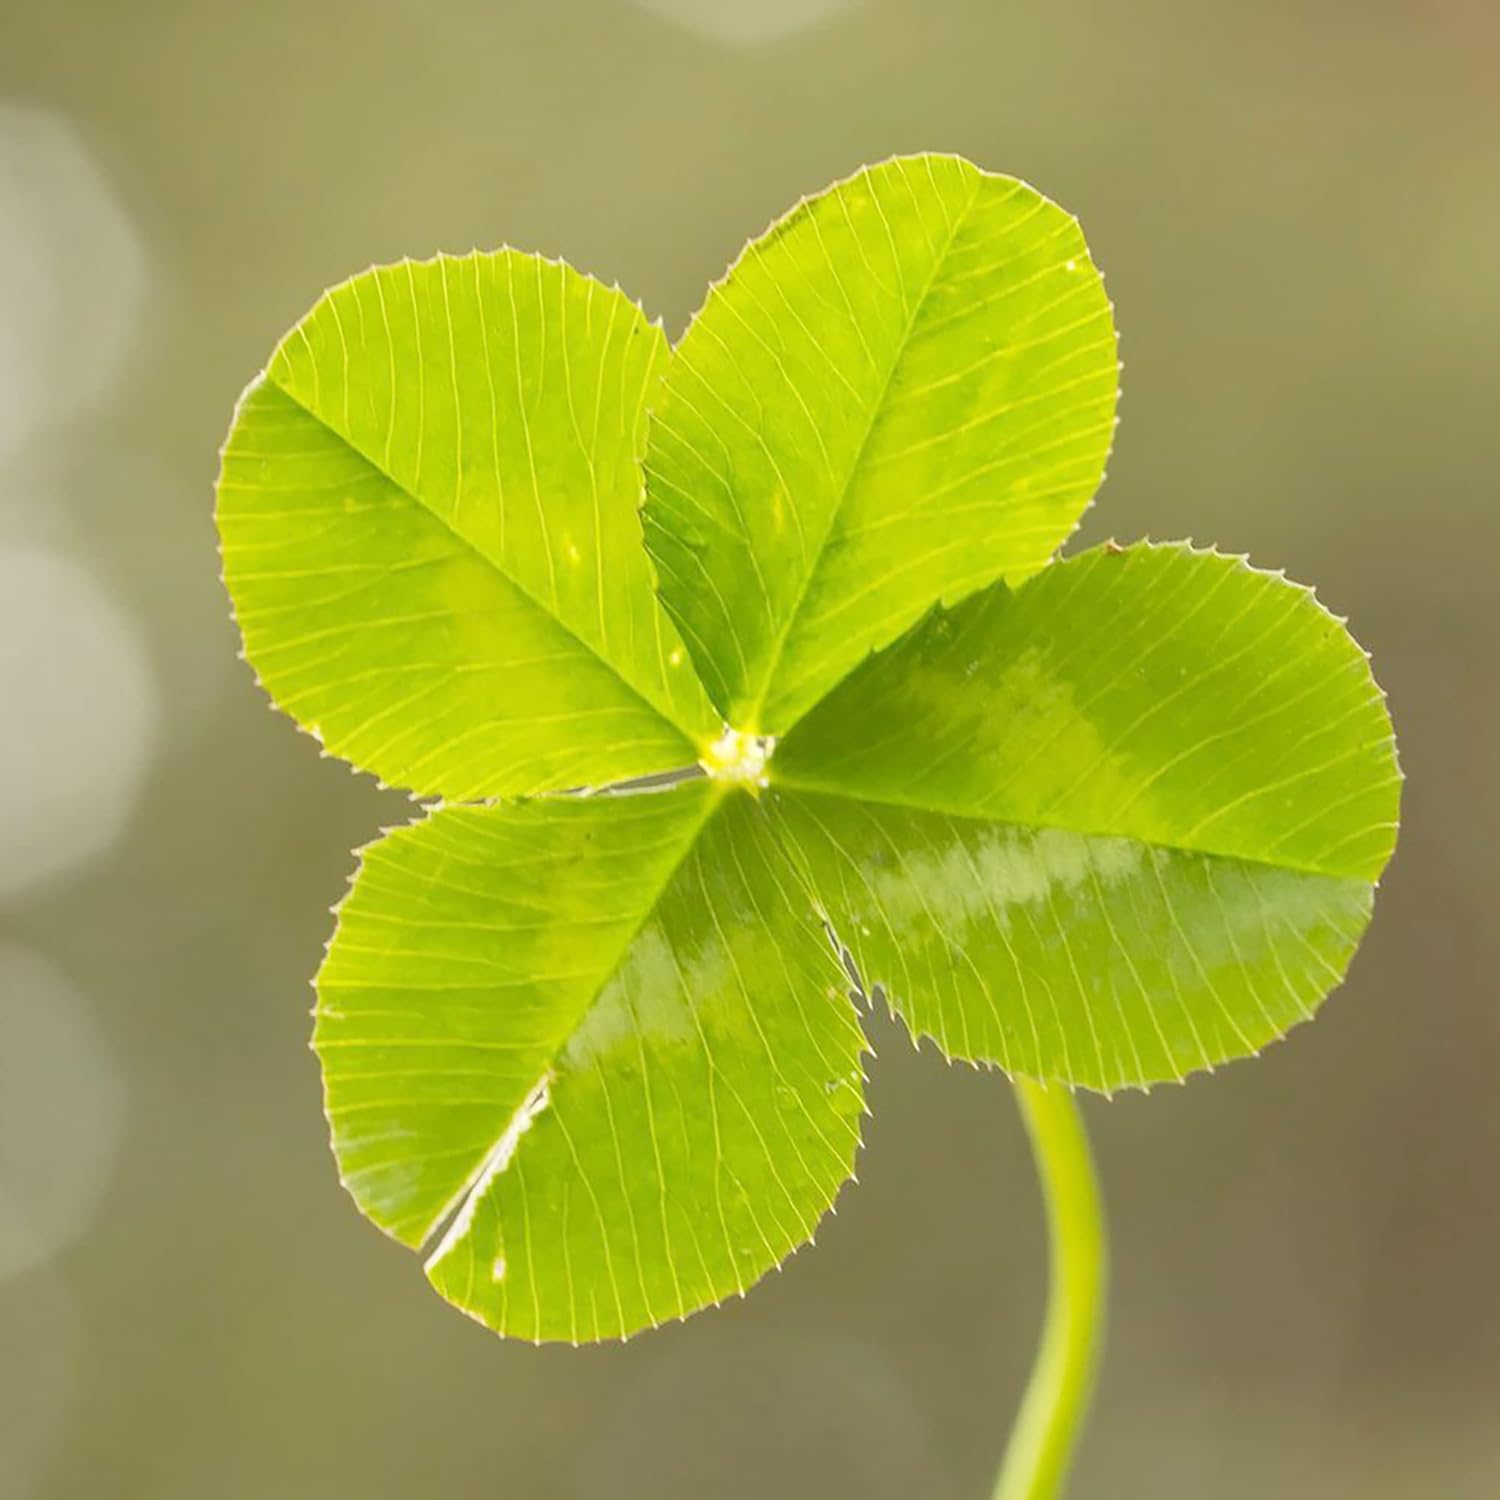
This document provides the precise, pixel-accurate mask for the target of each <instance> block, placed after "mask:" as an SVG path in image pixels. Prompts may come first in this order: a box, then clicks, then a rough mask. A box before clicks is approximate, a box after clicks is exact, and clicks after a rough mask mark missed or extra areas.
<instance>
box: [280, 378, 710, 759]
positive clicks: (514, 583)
mask: <svg viewBox="0 0 1500 1500" xmlns="http://www.w3.org/2000/svg"><path fill="white" fill-rule="evenodd" d="M262 378H263V379H264V380H265V382H266V384H267V385H269V386H270V387H271V388H272V389H273V390H276V391H279V392H280V393H281V394H282V395H283V396H285V397H286V398H287V400H288V401H290V402H291V403H292V404H293V405H294V406H295V407H296V408H297V409H298V411H300V412H303V413H304V414H305V415H306V416H308V417H310V418H311V419H312V420H313V421H314V422H316V423H317V424H318V426H319V427H321V428H322V429H323V430H324V431H325V432H326V433H328V435H329V436H330V437H332V438H335V439H336V440H337V441H338V442H340V443H341V444H343V446H344V447H345V448H347V449H348V450H349V452H350V453H352V454H354V456H355V457H356V458H358V459H359V460H360V462H362V463H364V464H367V465H368V466H369V467H370V469H371V470H373V471H374V472H375V473H376V474H378V475H379V476H380V477H381V478H382V479H384V480H385V481H386V483H387V484H389V485H390V486H391V487H392V488H393V489H395V490H396V491H397V493H398V494H400V495H401V496H403V497H404V498H405V499H407V500H410V501H411V503H412V504H413V505H415V506H417V507H419V508H420V509H421V511H422V512H423V513H424V514H425V515H428V516H430V517H431V518H432V519H433V520H434V521H436V522H437V523H438V525H440V526H441V527H442V528H443V529H444V530H445V531H446V532H447V533H448V534H449V535H450V536H452V537H453V538H454V539H455V540H456V541H458V542H460V543H461V544H462V545H463V547H464V548H465V549H466V550H467V551H468V552H470V553H471V554H472V555H473V556H474V557H477V558H478V559H479V560H480V561H481V562H483V563H484V564H485V566H486V567H488V568H490V569H492V570H493V571H494V572H495V574H496V575H497V576H498V577H500V578H502V579H504V581H505V582H506V583H507V584H508V585H509V586H510V587H511V588H513V589H514V590H515V591H516V593H518V594H519V595H520V596H521V597H522V598H523V599H525V600H526V602H527V603H528V604H530V605H531V606H532V608H534V609H535V610H537V611H538V613H540V614H542V615H544V616H546V618H547V619H548V620H549V621H550V622H551V623H552V624H553V625H555V626H556V627H557V629H558V630H560V631H561V632H562V633H563V634H564V635H565V636H567V637H568V639H569V640H571V641H573V642H574V643H575V644H576V645H578V646H581V647H582V648H583V650H584V651H586V652H587V653H588V654H589V655H590V656H591V657H593V659H594V660H595V661H597V662H598V663H599V664H600V665H601V666H603V667H605V668H607V669H608V671H609V673H610V674H611V676H613V677H614V678H615V680H616V681H617V682H619V683H620V685H621V686H622V687H624V688H625V689H626V691H627V692H629V693H630V694H631V696H632V697H634V698H635V699H636V700H637V702H639V703H641V704H642V705H643V706H644V707H646V708H648V709H650V710H651V712H652V713H654V714H655V715H656V717H657V718H658V719H660V720H661V721H662V723H663V724H665V725H666V726H667V727H668V728H669V729H675V730H676V731H677V732H678V733H679V734H680V735H681V736H682V737H683V740H684V742H685V745H686V747H687V750H688V752H689V754H690V755H691V756H692V757H693V758H695V759H696V757H697V751H698V746H697V742H696V740H695V739H694V737H693V731H692V730H691V729H690V728H688V727H687V726H686V725H684V724H683V723H682V722H681V721H680V720H679V719H677V718H676V717H674V716H673V715H671V714H669V713H667V712H666V710H664V709H663V708H662V707H661V705H660V704H657V703H653V702H652V701H651V699H650V698H648V697H647V696H646V694H645V693H644V692H643V691H642V690H641V689H640V688H638V687H637V686H636V685H635V684H634V683H633V682H631V681H630V679H629V678H628V677H626V676H625V675H624V673H623V672H622V671H621V670H620V668H619V667H618V666H617V665H616V664H615V663H614V662H612V661H611V660H610V659H609V658H608V657H607V656H605V655H603V654H602V653H601V652H600V650H599V648H598V647H597V646H594V645H592V644H591V643H590V642H588V641H586V640H585V639H584V638H583V637H582V636H581V635H579V634H578V632H577V631H576V630H574V629H573V627H572V626H571V625H569V624H568V622H567V621H566V620H564V619H563V618H562V616H561V615H559V614H557V613H555V612H554V611H553V610H552V609H550V608H549V607H548V606H547V605H546V604H545V603H543V601H542V600H541V599H539V598H538V597H537V596H536V595H535V594H534V593H532V591H531V590H530V589H529V588H527V587H526V585H525V584H523V583H522V582H521V581H520V580H519V579H518V578H516V577H515V576H514V575H512V574H511V573H510V572H509V570H507V569H506V568H505V567H503V566H502V565H501V564H500V563H499V562H497V561H496V560H495V559H494V558H493V557H492V556H490V554H489V553H488V552H486V551H485V550H484V549H483V548H482V547H480V546H479V544H478V543H477V542H475V541H474V540H473V539H472V538H470V537H467V536H465V535H464V534H463V532H461V531H460V530H459V529H458V528H457V527H456V526H454V525H453V523H452V522H451V521H449V520H448V518H447V517H446V516H444V515H442V514H441V513H440V512H439V511H437V510H435V509H434V508H433V506H431V505H430V504H429V503H428V502H427V501H426V500H425V499H423V498H422V496H421V495H419V494H417V493H416V492H415V491H413V490H412V489H411V488H410V487H409V486H407V485H406V484H404V483H402V481H401V480H399V479H397V478H396V476H395V475H394V474H392V473H391V472H390V470H389V469H388V468H387V467H386V466H385V465H384V464H383V463H381V462H380V461H379V460H377V459H376V458H374V457H373V456H372V455H371V454H369V453H367V452H366V451H365V449H364V448H362V447H361V446H360V445H359V444H358V443H356V442H354V441H353V440H352V439H351V438H350V437H349V436H348V434H347V433H343V432H340V431H339V429H338V428H337V427H335V426H334V425H333V423H332V422H330V421H329V420H328V418H327V417H325V416H324V415H323V414H322V413H321V412H319V411H316V410H314V408H313V407H311V406H309V405H308V403H307V402H306V401H304V400H303V399H302V397H301V396H299V395H298V394H297V393H296V392H295V391H293V390H291V389H290V388H289V387H288V386H286V385H285V384H283V383H282V382H281V381H280V380H278V379H277V378H276V376H275V375H274V374H273V373H272V372H271V371H270V370H269V369H267V370H266V371H265V372H264V374H263V377H262ZM658 607H659V606H658Z"/></svg>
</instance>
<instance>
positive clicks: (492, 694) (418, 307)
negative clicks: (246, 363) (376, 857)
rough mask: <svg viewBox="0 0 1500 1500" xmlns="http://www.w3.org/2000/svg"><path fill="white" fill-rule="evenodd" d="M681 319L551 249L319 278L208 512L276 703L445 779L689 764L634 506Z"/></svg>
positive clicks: (358, 756)
mask: <svg viewBox="0 0 1500 1500" xmlns="http://www.w3.org/2000/svg"><path fill="white" fill-rule="evenodd" d="M666 355H667V349H666V343H665V340H664V339H663V338H662V335H661V332H660V330H659V329H658V328H656V327H653V326H651V325H648V324H647V323H646V321H645V319H644V317H643V316H642V315H641V312H640V310H639V309H638V308H637V307H636V306H635V304H634V303H632V302H629V301H628V300H627V299H626V298H625V297H624V296H623V295H622V294H621V293H620V292H618V291H612V290H610V289H608V288H606V287H603V286H601V285H599V284H598V283H597V282H595V281H593V280H591V279H589V278H587V277H584V276H580V275H579V274H578V273H577V272H575V271H573V270H571V269H569V268H567V267H565V266H562V265H559V264H556V263H553V262H548V261H543V260H541V259H540V258H538V257H536V256H528V255H521V254H518V253H517V252H514V251H502V252H501V253H499V254H496V255H480V254H474V255H468V256H463V257H461V258H457V259H455V258H453V257H449V256H440V257H439V258H438V259H436V260H433V261H428V262H426V263H425V264H423V265H415V264H413V263H411V262H405V263H403V264H401V265H397V266H389V267H385V268H383V269H380V270H373V271H368V272H366V273H365V274H364V275H361V276H356V277H355V278H353V279H352V280H351V281H347V282H345V283H344V284H343V285H342V286H338V287H335V288H334V289H333V290H332V291H331V292H329V293H327V294H326V295H325V296H324V297H323V299H322V300H321V301H320V302H319V303H318V305H317V306H316V307H315V308H314V309H313V310H312V312H311V313H309V314H308V315H307V317H306V318H304V319H303V320H302V322H301V323H299V324H298V325H297V326H296V327H295V328H294V329H293V330H292V331H291V333H289V334H288V335H287V336H286V338H285V339H283V340H282V342H281V344H280V345H279V346H278V348H277V350H276V352H275V354H274V355H273V357H272V359H271V362H270V365H269V367H268V368H267V370H266V373H265V375H264V376H263V377H262V378H261V379H259V380H257V381H256V382H255V383H254V384H253V385H252V386H251V387H250V389H249V390H248V391H247V392H246V393H245V396H244V398H243V400H242V401H241V403H240V408H239V411H238V413H237V415H236V418H235V423H234V428H233V430H232V431H231V433H230V435H229V440H228V442H227V444H226V446H225V449H224V458H223V469H222V473H221V476H220V480H219V506H218V521H219V530H220V535H221V538H222V542H223V555H224V576H225V581H226V582H227V584H228V586H229V589H230V592H231V593H232V594H233V596H234V600H235V608H236V614H237V617H238V620H239V623H240V628H241V630H242V631H243V633H244V638H245V652H246V655H247V656H248V657H249V659H250V662H251V664H252V665H253V666H254V667H255V669H256V672H257V673H258V674H259V676H260V679H261V681H262V682H263V683H264V684H265V686H266V687H267V689H268V690H269V691H270V693H271V694H272V696H273V697H274V698H275V700H276V702H277V703H278V704H279V705H280V706H281V707H282V708H283V709H285V710H286V711H287V712H288V713H289V714H291V715H292V716H293V717H294V718H295V719H297V720H298V721H299V722H300V723H301V724H303V725H304V726H305V727H306V728H308V729H310V730H311V731H312V732H313V733H314V734H316V735H318V737H319V738H320V739H321V741H322V742H323V744H325V745H326V746H327V747H328V749H329V750H331V751H333V752H334V753H336V754H338V755H341V756H344V757H345V758H347V759H349V760H351V761H353V762H354V763H355V764H356V765H359V766H362V767H364V768H365V769H366V770H370V771H373V772H375V773H376V774H377V775H379V776H380V777H381V778H383V779H384V780H385V781H388V782H391V783H393V784H395V785H398V786H403V787H407V788H409V789H410V790H412V791H415V792H417V793H420V794H438V795H442V796H445V797H449V798H454V799H469V798H476V797H492V796H499V795H506V794H513V793H518V792H536V791H543V790H548V789H551V788H558V787H567V786H573V785H578V784H580V783H587V784H593V785H599V784H605V783H609V782H614V781H619V780H622V779H625V778H628V777H632V776H636V775H640V774H643V773H647V772H650V771H656V770H660V769H661V768H662V767H664V766H674V765H681V764H684V763H689V764H690V763H691V762H692V761H693V760H695V759H696V758H697V754H698V751H697V749H696V746H697V745H699V744H700V743H702V742H705V741H706V740H711V739H712V738H713V737H714V735H715V734H716V733H717V732H718V727H719V725H718V720H717V717H716V716H715V715H714V714H713V712H712V710H711V709H710V708H709V706H708V703H707V700H706V699H705V698H704V696H703V692H702V689H701V688H700V686H699V684H698V682H697V679H696V678H695V677H694V675H693V672H692V669H691V665H690V664H689V663H688V662H687V660H686V657H685V654H684V652H683V649H682V646H681V643H680V641H679V639H678V637H677V634H676V632H675V630H674V629H673V628H672V626H671V624H670V622H669V621H668V620H666V618H665V617H664V615H663V614H662V611H661V610H660V608H659V607H658V606H657V604H656V601H655V599H654V598H653V596H652V592H651V581H650V574H649V569H648V565H647V562H646V559H645V557H644V555H643V554H642V550H641V546H640V527H639V521H638V518H637V514H636V510H637V506H638V503H639V500H640V492H641V477H640V470H639V467H638V463H637V460H638V455H639V453H640V450H641V447H642V444H643V442H644V425H645V413H644V398H645V396H646V393H647V391H648V389H649V388H650V386H651V385H652V383H653V382H654V380H655V379H656V377H657V375H658V374H659V372H660V369H661V367H662V365H663V363H664V361H665V359H666Z"/></svg>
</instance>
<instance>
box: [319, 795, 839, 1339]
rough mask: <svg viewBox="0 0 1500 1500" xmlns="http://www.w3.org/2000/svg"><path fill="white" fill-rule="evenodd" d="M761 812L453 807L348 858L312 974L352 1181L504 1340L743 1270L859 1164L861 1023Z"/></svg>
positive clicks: (711, 1289) (556, 1333)
mask: <svg viewBox="0 0 1500 1500" xmlns="http://www.w3.org/2000/svg"><path fill="white" fill-rule="evenodd" d="M790 875H791V872H790V868H789V867H788V866H787V865H786V863H785V861H784V859H782V858H781V856H780V855H779V854H778V853H776V851H775V850H774V849H773V847H772V846H771V843H770V840H769V834H768V831H767V829H766V826H765V819H764V816H763V814H762V812H761V810H760V808H759V807H758V806H757V804H756V803H755V802H754V801H753V800H752V799H751V798H749V797H747V796H744V795H742V794H740V793H737V792H726V790H725V789H724V788H723V787H722V786H720V785H719V784H717V783H713V782H709V781H707V780H697V781H693V782H689V783H686V784H684V785H682V786H680V787H678V788H676V789H674V790H671V791H667V792H659V793H656V794H651V795H636V796H616V797H594V798H584V799H569V800H561V801H556V800H554V801H541V802H534V803H530V804H528V805H525V806H520V807H501V806H496V807H488V808H448V809H445V810H443V811H441V812H438V813H436V814H434V815H433V816H431V817H430V818H428V819H427V820H426V821H425V822H422V823H419V824H417V825H415V826H413V827H410V828H404V829H400V830H398V831H397V832H395V833H393V834H391V835H389V836H388V837H387V838H385V839H382V840H381V841H380V842H379V843H377V844H375V845H373V846H372V847H371V848H369V849H368V850H366V851H365V854H364V858H363V863H362V867H361V871H360V875H359V879H358V880H357V881H356V883H355V885H354V888H353V890H352V892H351V894H350V896H349V898H348V900H347V901H346V903H345V904H344V906H343V909H342V910H341V912H340V915H339V927H338V933H337V936H336V937H335V939H334V942H333V944H332V946H331V947H330V949H329V953H328V957H327V960H326V962H325V963H324V965H323V969H322V972H321V973H320V974H319V976H318V1011H317V1028H316V1036H315V1046H316V1048H317V1052H318V1055H319V1058H320V1059H321V1061H322V1064H323V1076H324V1082H325V1087H326V1093H327V1110H328V1117H329V1120H330V1122H331V1124H332V1127H333V1145H334V1152H335V1155H336V1156H337V1158H338V1162H339V1168H340V1172H341V1175H342V1177H343V1180H344V1182H345V1185H346V1186H347V1187H348V1188H349V1190H350V1192H351V1193H352V1194H353V1195H354V1198H355V1200H356V1201H357V1202H358V1203H359V1205H360V1207H361V1208H362V1209H363V1210H364V1211H365V1213H367V1214H368V1215H369V1216H370V1217H371V1218H372V1219H373V1220H374V1221H375V1222H376V1223H377V1224H379V1225H380V1226H381V1227H382V1228H384V1229H386V1230H387V1231H388V1232H390V1233H391V1234H393V1235H394V1236H395V1237H396V1238H397V1239H399V1240H401V1241H402V1242H403V1243H405V1244H408V1245H412V1246H418V1245H423V1244H426V1245H427V1246H428V1247H429V1249H428V1259H427V1267H428V1274H429V1276H430V1277H431V1279H432V1281H433V1283H434V1285H436V1287H437V1288H438V1290H439V1291H441V1292H442V1293H443V1295H444V1296H446V1297H447V1298H449V1299H450V1300H451V1301H453V1302H455V1303H456V1304H457V1305H458V1306H460V1307H462V1308H463V1309H464V1310H465V1311H467V1312H469V1313H471V1314H472V1315H473V1316H475V1317H476V1318H478V1319H479V1320H480V1321H482V1322H484V1323H486V1324H488V1325H489V1326H490V1327H492V1328H494V1329H496V1330H498V1331H500V1332H502V1333H510V1334H517V1335H520V1336H522V1337H526V1338H534V1339H571V1340H573V1341H574V1342H576V1341H578V1340H579V1339H597V1338H603V1337H614V1336H623V1335H625V1334H628V1333H631V1332H634V1331H635V1330H637V1329H639V1328H642V1327H645V1326H647V1325H650V1324H655V1323H659V1322H661V1321H662V1320H663V1319H665V1318H676V1317H682V1316H684V1315H686V1314H687V1313H690V1312H692V1311H694V1310H696V1309H697V1308H699V1307H702V1306H704V1305H706V1304H708V1303H711V1302H716V1301H719V1300H720V1299H722V1298H723V1297H725V1296H727V1295H729V1294H730V1293H731V1292H743V1291H744V1290H745V1288H746V1287H747V1286H749V1285H750V1283H752V1282H753V1281H755V1280H756V1279H757V1278H759V1277H760V1276H761V1275H762V1274H764V1273H765V1272H766V1271H768V1270H770V1269H771V1268H772V1267H773V1266H775V1265H776V1264H778V1263H779V1262H780V1261H781V1260H782V1259H784V1258H785V1257H786V1256H787V1255H788V1254H789V1253H790V1252H791V1251H792V1250H794V1249H795V1248H796V1247H797V1246H798V1245H799V1244H801V1243H803V1242H804V1241H805V1240H806V1239H808V1238H809V1237H810V1236H811V1234H812V1231H813V1228H814V1226H815V1224H816V1222H817V1220H818V1219H819V1217H821V1215H822V1214H823V1212H824V1211H825V1210H826V1209H827V1208H828V1206H829V1205H830V1204H831V1203H832V1202H833V1199H834V1197H835V1195H836V1194H837V1192H838V1189H839V1187H840V1186H841V1184H842V1183H843V1182H844V1181H845V1180H846V1179H847V1177H848V1176H849V1174H850V1172H851V1170H852V1168H853V1162H854V1154H855V1150H856V1148H857V1146H858V1143H859V1128H858V1126H859V1116H860V1114H861V1112H862V1109H863V1092H862V1084H863V1080H862V1076H861V1072H860V1065H859V1058H860V1053H861V1050H862V1048H863V1045H864V1044H863V1039H862V1036H861V1033H860V1029H859V1026H858V1023H857V1021H856V1020H855V1017H854V1012H853V1007H852V1005H851V1004H850V1002H849V1000H848V997H847V996H846V994H845V993H844V989H845V981H844V976H843V974H842V971H841V970H840V968H839V966H838V964H837V962H836V960H835V959H834V956H833V953H832V950H831V949H830V947H829V945H828V941H827V938H826V937H825V935H824V933H823V930H822V927H821V925H820V923H819V922H818V921H817V919H816V918H815V916H814V915H813V912H812V910H811V907H810V904H809V902H808V901H807V900H806V898H805V896H804V895H803V893H802V892H800V891H799V890H797V889H795V888H794V887H793V886H792V885H791V883H790Z"/></svg>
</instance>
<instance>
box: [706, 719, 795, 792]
mask: <svg viewBox="0 0 1500 1500" xmlns="http://www.w3.org/2000/svg"><path fill="white" fill-rule="evenodd" d="M775 748H776V740H775V737H774V736H772V735H769V734H746V733H745V732H744V731H743V730H739V729H731V728H729V726H728V725H727V724H726V725H725V726H724V733H723V734H721V735H720V736H719V737H718V739H716V740H715V741H714V742H713V744H711V745H708V746H706V747H705V748H704V751H703V759H702V760H701V761H700V762H699V764H700V765H701V766H702V767H703V769H704V770H705V771H707V772H708V774H709V775H710V776H711V777H712V778H713V779H714V780H715V781H733V782H738V783H739V784H740V785H741V786H749V787H762V786H765V785H766V762H767V761H769V760H770V758H771V752H772V750H774V749H775Z"/></svg>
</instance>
